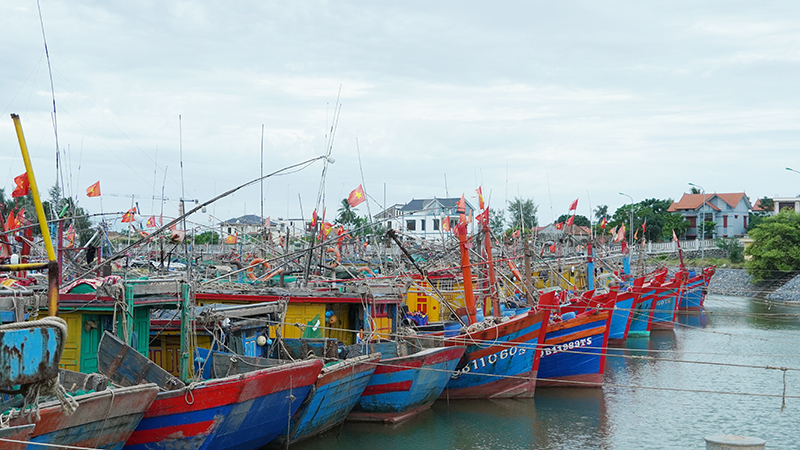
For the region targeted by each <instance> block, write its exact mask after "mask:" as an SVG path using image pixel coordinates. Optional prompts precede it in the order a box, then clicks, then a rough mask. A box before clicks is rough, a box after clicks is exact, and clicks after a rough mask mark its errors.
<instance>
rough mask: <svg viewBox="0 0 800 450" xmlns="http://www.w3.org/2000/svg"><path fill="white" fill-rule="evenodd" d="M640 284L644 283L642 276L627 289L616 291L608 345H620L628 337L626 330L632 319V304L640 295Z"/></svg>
mask: <svg viewBox="0 0 800 450" xmlns="http://www.w3.org/2000/svg"><path fill="white" fill-rule="evenodd" d="M642 284H644V277H641V278H637V279H635V280H634V281H633V286H632V287H630V288H629V289H628V290H627V291H624V292H619V293H617V295H616V299H615V301H614V310H613V312H612V315H611V322H610V323H609V325H608V343H609V345H620V344H622V343H624V342H625V340H626V339H628V332H629V331H630V328H631V322H632V321H633V310H634V305H636V304H637V303H638V301H639V297H640V296H641V289H640V288H641V287H642Z"/></svg>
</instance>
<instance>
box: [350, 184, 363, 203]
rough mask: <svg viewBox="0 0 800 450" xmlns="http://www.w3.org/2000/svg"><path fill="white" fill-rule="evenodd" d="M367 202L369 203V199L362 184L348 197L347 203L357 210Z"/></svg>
mask: <svg viewBox="0 0 800 450" xmlns="http://www.w3.org/2000/svg"><path fill="white" fill-rule="evenodd" d="M365 201H367V197H366V196H365V195H364V187H363V186H362V185H360V184H359V185H358V187H357V188H355V189H353V191H352V192H350V195H348V196H347V203H349V204H350V207H351V208H355V207H356V206H358V205H360V204H362V203H364V202H365Z"/></svg>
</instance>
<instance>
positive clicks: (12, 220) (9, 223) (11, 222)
mask: <svg viewBox="0 0 800 450" xmlns="http://www.w3.org/2000/svg"><path fill="white" fill-rule="evenodd" d="M6 227H7V229H8V230H9V231H10V230H14V229H16V228H17V218H16V217H14V211H11V212H10V213H8V220H6Z"/></svg>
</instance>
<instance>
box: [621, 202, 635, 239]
mask: <svg viewBox="0 0 800 450" xmlns="http://www.w3.org/2000/svg"><path fill="white" fill-rule="evenodd" d="M619 195H624V196H625V197H628V198H629V199H631V222H630V229H629V230H628V235H629V236H630V238H629V239H628V242H630V243H631V244H633V197H631V196H630V195H628V194H626V193H624V192H620V193H619Z"/></svg>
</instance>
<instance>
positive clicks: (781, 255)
mask: <svg viewBox="0 0 800 450" xmlns="http://www.w3.org/2000/svg"><path fill="white" fill-rule="evenodd" d="M749 234H750V237H751V238H752V239H753V243H752V244H751V245H750V246H748V247H747V249H745V254H747V255H750V256H751V257H752V258H751V259H750V260H749V261H747V262H746V263H745V267H746V268H747V272H748V273H749V274H750V277H751V278H752V280H753V281H761V280H764V279H766V278H769V277H770V276H772V275H773V274H775V273H776V272H784V273H788V272H791V271H793V270H798V269H800V214H797V213H795V212H794V211H781V212H780V213H779V214H778V215H776V216H772V217H768V218H766V219H764V220H763V221H762V222H761V224H760V225H759V226H757V227H756V228H754V229H753V230H751V231H750V233H749Z"/></svg>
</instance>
